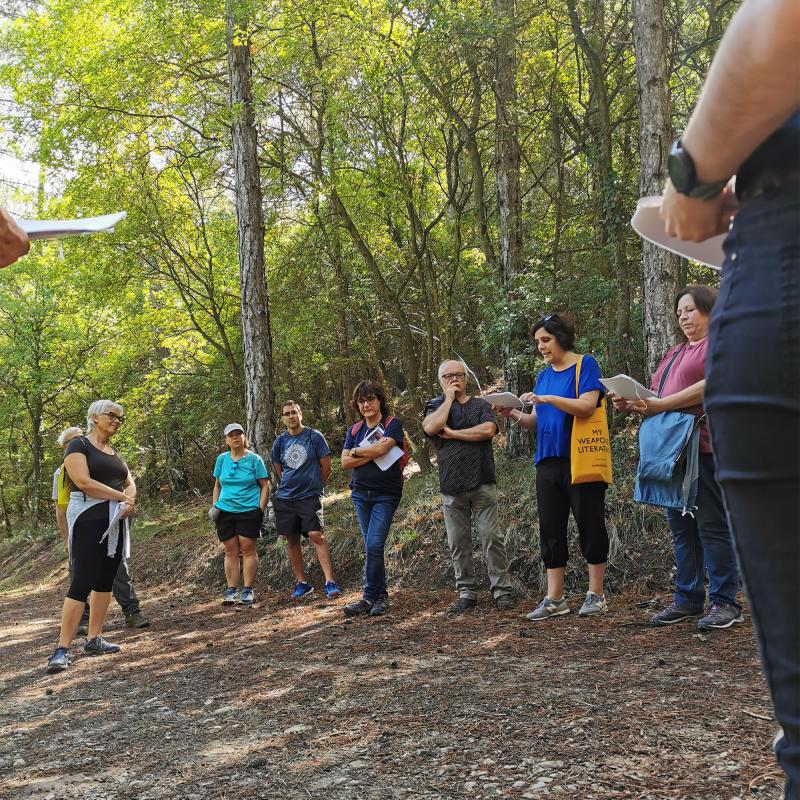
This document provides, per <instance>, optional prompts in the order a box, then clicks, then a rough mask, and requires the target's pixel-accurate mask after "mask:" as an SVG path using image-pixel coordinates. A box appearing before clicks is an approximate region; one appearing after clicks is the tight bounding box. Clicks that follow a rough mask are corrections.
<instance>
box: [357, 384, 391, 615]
mask: <svg viewBox="0 0 800 800" xmlns="http://www.w3.org/2000/svg"><path fill="white" fill-rule="evenodd" d="M351 406H352V407H353V409H355V410H356V411H358V413H359V415H360V417H361V419H360V420H359V421H358V422H356V423H355V425H353V426H352V427H351V428H350V430H348V431H347V436H346V437H345V440H344V449H343V450H342V467H343V468H344V469H351V470H353V474H352V478H351V480H350V488H351V489H352V495H351V499H352V501H353V506H354V507H355V510H356V516H357V517H358V524H359V527H360V528H361V536H362V538H363V539H364V593H363V597H362V598H361V600H358V601H356V602H354V603H349V604H348V605H346V606H344V608H343V611H344V615H345V616H346V617H357V616H360V615H362V614H369V615H370V616H372V617H379V616H381V615H382V614H385V613H386V611H387V610H388V608H389V592H388V590H387V588H386V563H385V561H384V549H385V547H386V537H387V536H388V535H389V526H390V525H391V524H392V518H393V517H394V512H395V511H397V506H398V505H399V504H400V498H401V497H402V494H403V470H402V467H401V465H400V462H401V459H400V458H399V457H398V458H397V459H395V460H394V461H393V462H392V463H391V465H389V466H388V467H387V466H386V465H385V464H383V465H382V466H383V468H381V466H379V465H378V464H377V463H376V459H380V458H381V457H382V456H386V455H388V454H389V451H390V450H392V448H393V447H402V444H403V424H402V423H401V422H400V420H399V419H396V418H395V417H393V416H392V415H391V414H389V408H388V405H387V402H386V393H385V392H384V391H383V388H382V387H381V386H380V384H378V383H376V382H375V381H370V380H365V381H361V382H360V383H359V384H358V385H357V386H356V388H355V389H354V391H353V399H352V401H351Z"/></svg>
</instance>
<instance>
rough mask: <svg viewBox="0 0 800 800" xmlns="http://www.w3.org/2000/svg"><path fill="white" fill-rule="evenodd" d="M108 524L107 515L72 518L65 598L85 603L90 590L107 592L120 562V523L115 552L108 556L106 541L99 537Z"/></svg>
mask: <svg viewBox="0 0 800 800" xmlns="http://www.w3.org/2000/svg"><path fill="white" fill-rule="evenodd" d="M107 527H108V515H106V516H105V517H103V518H102V519H89V520H84V519H83V515H81V516H80V517H78V519H77V520H76V521H75V526H74V527H73V529H72V565H73V571H72V582H71V583H70V585H69V591H68V592H67V597H69V599H70V600H77V601H78V602H80V603H85V602H86V598H87V597H89V593H90V592H92V591H95V592H110V591H111V588H112V587H113V585H114V577H115V576H116V574H117V570H118V569H119V562H120V561H122V543H123V536H122V523H120V531H119V540H118V542H117V552H116V554H115V555H114V557H113V558H109V557H108V540H107V539H104V540H103V541H102V542H101V541H100V537H101V536H102V535H103V533H104V532H105V530H106V528H107Z"/></svg>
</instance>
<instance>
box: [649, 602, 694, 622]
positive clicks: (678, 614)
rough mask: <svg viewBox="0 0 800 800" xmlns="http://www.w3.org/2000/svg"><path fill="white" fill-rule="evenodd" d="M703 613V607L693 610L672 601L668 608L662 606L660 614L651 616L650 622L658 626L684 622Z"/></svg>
mask: <svg viewBox="0 0 800 800" xmlns="http://www.w3.org/2000/svg"><path fill="white" fill-rule="evenodd" d="M702 613H703V609H702V608H700V609H698V610H696V611H692V609H691V608H684V607H683V606H679V605H676V604H675V603H670V604H669V605H668V606H667V607H666V608H662V609H661V611H659V612H658V614H653V616H652V617H651V618H650V624H651V625H655V626H656V627H658V626H660V625H674V624H675V623H676V622H683V621H684V620H685V619H691V618H692V617H699V616H700V615H701V614H702Z"/></svg>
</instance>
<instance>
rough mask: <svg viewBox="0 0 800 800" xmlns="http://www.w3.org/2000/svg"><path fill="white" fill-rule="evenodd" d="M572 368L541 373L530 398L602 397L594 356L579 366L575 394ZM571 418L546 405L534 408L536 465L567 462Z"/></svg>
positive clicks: (603, 391)
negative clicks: (546, 460)
mask: <svg viewBox="0 0 800 800" xmlns="http://www.w3.org/2000/svg"><path fill="white" fill-rule="evenodd" d="M576 368H577V365H576V364H573V365H572V366H571V367H568V368H567V369H563V370H560V371H556V370H554V369H553V368H552V367H549V366H548V367H546V368H545V369H543V370H542V371H541V372H540V373H539V376H538V377H537V378H536V386H535V388H534V390H533V391H534V394H553V395H556V396H558V397H565V398H568V399H570V400H571V399H574V398H577V397H578V396H579V395H582V394H584V393H585V392H593V391H595V390H599V392H600V396H601V397H603V396H604V395H605V391H606V390H605V388H604V387H603V384H602V383H600V376H601V373H600V367H599V365H598V364H597V361H595V359H594V356H590V355H585V356H584V357H583V363H582V364H581V374H580V386H579V387H578V389H579V391H578V392H577V393H576V391H575V370H576ZM573 419H574V417H573V416H572V414H567V413H566V412H565V411H560V410H559V409H557V408H556V407H555V406H551V405H550V404H549V403H541V404H540V405H537V406H536V456H535V459H534V460H535V462H536V463H537V464H538V463H539V462H540V461H541V460H542V459H544V458H554V457H555V458H569V445H570V437H571V436H572V420H573Z"/></svg>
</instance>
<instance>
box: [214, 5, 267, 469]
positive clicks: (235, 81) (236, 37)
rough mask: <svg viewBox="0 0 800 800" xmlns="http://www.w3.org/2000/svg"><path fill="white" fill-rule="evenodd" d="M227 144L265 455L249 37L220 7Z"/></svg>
mask: <svg viewBox="0 0 800 800" xmlns="http://www.w3.org/2000/svg"><path fill="white" fill-rule="evenodd" d="M225 18H226V32H227V48H228V81H229V84H230V107H231V114H232V122H231V143H232V150H233V169H234V175H235V176H236V217H237V239H238V243H239V274H240V276H241V308H242V343H243V346H244V377H245V380H244V387H245V410H246V414H247V430H248V433H249V435H250V437H251V438H252V441H253V445H254V447H255V449H256V450H257V451H258V452H259V453H261V455H263V456H265V457H266V456H267V455H268V453H269V450H270V447H271V445H272V441H273V440H274V439H275V424H274V417H273V414H274V405H275V403H274V390H273V384H272V330H271V328H270V323H269V296H268V293H267V277H266V272H265V263H264V218H263V216H262V210H261V203H262V194H261V174H260V171H259V166H258V131H257V129H256V123H255V113H254V109H253V92H252V87H251V82H250V78H251V67H250V46H251V40H250V34H249V32H248V21H247V17H246V15H245V14H243V4H241V3H239V2H238V0H227V2H226V6H225Z"/></svg>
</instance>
